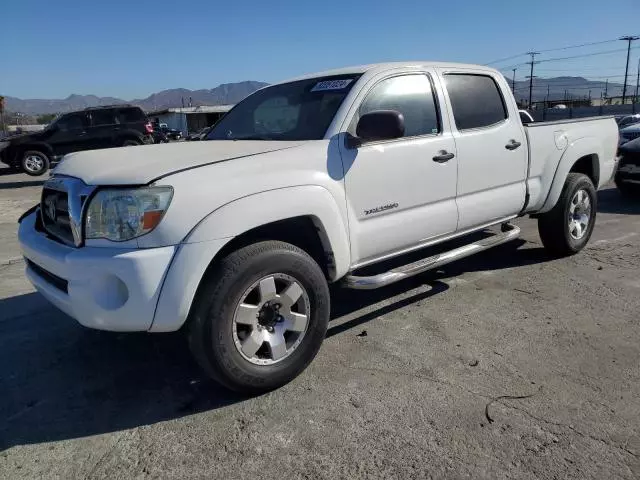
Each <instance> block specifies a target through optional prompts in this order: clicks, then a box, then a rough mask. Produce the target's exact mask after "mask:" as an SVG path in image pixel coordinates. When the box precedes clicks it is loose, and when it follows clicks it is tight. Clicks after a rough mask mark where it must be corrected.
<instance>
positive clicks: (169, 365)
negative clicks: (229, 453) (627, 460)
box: [0, 242, 547, 451]
mask: <svg viewBox="0 0 640 480" xmlns="http://www.w3.org/2000/svg"><path fill="white" fill-rule="evenodd" d="M514 243H515V242H514ZM519 245H522V243H520V244H519ZM517 247H518V245H508V244H507V245H504V246H501V247H496V248H495V249H494V250H489V251H488V252H485V253H483V254H479V255H477V256H476V257H475V258H474V257H471V258H470V259H467V260H462V261H460V262H458V263H457V264H451V265H450V266H449V267H448V268H447V269H446V270H445V269H441V270H438V271H435V272H430V273H426V274H423V275H420V276H417V277H414V278H412V279H409V280H406V281H404V282H400V283H397V284H394V285H391V286H389V287H386V288H383V289H379V290H371V291H352V290H350V291H347V290H341V289H339V288H336V287H333V288H332V304H333V314H332V323H331V324H330V328H329V331H328V333H327V336H328V337H332V336H335V335H339V334H349V333H351V334H355V333H356V330H354V329H355V328H356V327H362V326H363V325H366V324H368V323H370V322H373V321H375V320H376V319H377V318H379V317H380V316H382V315H385V314H388V313H390V312H392V311H394V310H397V309H400V308H404V307H406V306H408V305H410V304H413V303H415V302H418V301H421V300H425V299H428V298H431V297H433V296H435V295H439V294H444V293H446V292H447V290H448V289H449V286H448V285H447V284H446V283H445V282H444V281H443V279H445V278H448V277H451V276H455V275H457V274H459V273H461V272H468V271H473V270H487V269H492V270H495V269H498V268H506V267H507V266H508V267H517V266H519V265H529V264H531V263H537V262H541V261H545V260H546V259H547V258H546V257H545V256H543V255H542V253H541V252H540V250H541V249H537V248H528V249H521V250H519V249H517ZM414 290H415V291H416V292H417V293H413V291H414ZM408 292H412V293H411V295H410V296H406V294H407V293H408ZM425 308H429V307H428V303H427V304H426V306H425ZM360 310H363V312H360ZM0 312H2V314H1V315H0V320H2V321H0V391H2V392H3V394H2V395H0V451H2V450H5V449H7V448H10V447H12V446H15V445H26V444H33V443H42V442H51V441H58V440H65V439H74V438H81V437H85V436H89V435H96V434H102V433H109V432H116V431H121V430H125V429H129V428H135V427H139V426H144V425H151V424H155V423H158V422H161V421H167V420H172V419H176V418H181V417H183V416H186V415H192V414H195V413H199V412H205V411H210V410H215V409H218V408H222V407H225V406H228V405H232V404H235V403H239V402H243V401H245V400H247V397H244V396H242V395H238V394H235V393H232V392H229V391H228V390H226V389H224V388H222V387H220V386H218V385H216V384H215V383H213V382H211V381H210V380H208V379H207V378H206V377H205V376H204V375H203V374H202V372H201V371H200V369H199V367H198V366H197V365H196V364H195V362H194V361H193V360H192V358H191V355H190V353H189V351H188V348H187V346H186V342H185V341H184V339H183V337H182V335H181V334H179V333H175V334H155V335H147V334H138V333H134V334H132V333H125V334H117V333H109V332H99V331H93V330H88V329H85V328H83V327H81V326H79V325H78V324H77V323H76V322H75V321H74V320H72V319H70V318H69V317H67V316H66V315H64V314H62V313H60V312H58V311H57V310H55V309H54V308H53V307H50V306H49V305H48V304H47V303H46V301H45V300H44V299H43V298H42V297H41V296H40V295H39V294H37V293H30V294H26V295H21V296H16V297H11V298H7V299H4V300H0ZM346 316H352V317H353V318H350V317H349V318H346V319H345V317H346ZM341 321H342V323H340V322H341ZM357 331H359V330H357Z"/></svg>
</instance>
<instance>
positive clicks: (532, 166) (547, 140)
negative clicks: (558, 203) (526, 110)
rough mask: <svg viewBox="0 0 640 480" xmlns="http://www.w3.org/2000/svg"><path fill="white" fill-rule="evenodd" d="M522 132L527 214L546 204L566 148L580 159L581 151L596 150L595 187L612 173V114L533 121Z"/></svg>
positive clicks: (615, 132)
mask: <svg viewBox="0 0 640 480" xmlns="http://www.w3.org/2000/svg"><path fill="white" fill-rule="evenodd" d="M525 133H526V135H527V141H528V145H529V167H528V171H527V192H528V194H529V202H528V204H527V206H526V209H525V212H526V213H533V212H537V211H540V210H541V209H542V208H543V207H544V206H545V201H546V200H547V196H548V193H549V191H550V185H551V184H552V183H553V180H554V177H555V176H556V173H557V171H558V166H559V165H560V161H561V160H562V157H563V155H565V153H567V152H569V151H571V154H570V155H572V156H573V157H574V158H581V157H582V155H581V153H580V152H582V151H584V152H585V156H586V155H587V154H586V152H597V154H596V155H597V157H598V158H591V159H590V161H593V165H595V166H596V167H595V168H594V170H595V171H596V177H597V178H596V179H594V180H595V181H594V184H595V187H596V188H600V187H602V186H603V185H604V184H605V183H607V182H608V181H609V180H610V179H611V176H612V175H613V173H614V168H615V156H616V146H617V143H618V128H617V125H616V123H615V120H614V118H613V117H611V116H607V117H588V118H578V119H575V120H573V119H570V120H553V121H549V122H535V123H531V124H529V125H525ZM592 155H593V154H592V153H590V154H589V155H588V156H590V157H592Z"/></svg>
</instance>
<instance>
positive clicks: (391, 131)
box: [356, 110, 404, 142]
mask: <svg viewBox="0 0 640 480" xmlns="http://www.w3.org/2000/svg"><path fill="white" fill-rule="evenodd" d="M356 135H357V137H358V139H359V140H360V142H367V141H371V140H391V139H393V138H400V137H402V136H403V135H404V117H403V116H402V114H401V113H400V112H397V111H395V110H376V111H373V112H370V113H365V114H364V115H362V117H360V120H358V126H357V127H356Z"/></svg>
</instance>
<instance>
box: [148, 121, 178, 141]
mask: <svg viewBox="0 0 640 480" xmlns="http://www.w3.org/2000/svg"><path fill="white" fill-rule="evenodd" d="M152 126H153V131H154V132H158V133H160V134H162V135H164V137H166V139H167V140H180V139H181V138H182V132H181V131H180V130H176V129H175V128H169V127H168V126H167V124H166V123H160V124H157V123H155V124H153V125H152Z"/></svg>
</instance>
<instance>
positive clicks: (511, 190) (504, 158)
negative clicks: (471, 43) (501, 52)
mask: <svg viewBox="0 0 640 480" xmlns="http://www.w3.org/2000/svg"><path fill="white" fill-rule="evenodd" d="M441 73H442V78H443V80H444V85H445V89H446V92H447V101H448V104H449V112H450V116H451V123H452V126H453V137H454V139H455V143H456V149H457V156H458V183H457V195H456V202H457V205H458V215H459V220H458V230H465V229H468V228H471V227H475V226H479V225H482V224H485V223H488V222H491V221H494V220H499V219H502V218H505V217H508V216H511V215H515V214H517V213H518V212H519V211H520V210H521V209H522V207H523V205H524V198H525V190H526V188H525V180H526V172H527V143H526V138H525V132H524V128H523V126H522V122H521V121H520V117H519V114H518V111H517V108H516V105H515V104H514V102H512V101H511V102H508V101H507V100H506V99H505V98H504V96H503V95H502V91H506V90H505V89H508V86H507V85H506V83H505V82H504V79H503V78H501V76H498V75H494V74H493V73H491V72H487V73H486V74H485V73H477V72H473V73H470V72H468V71H464V70H462V71H441Z"/></svg>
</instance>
